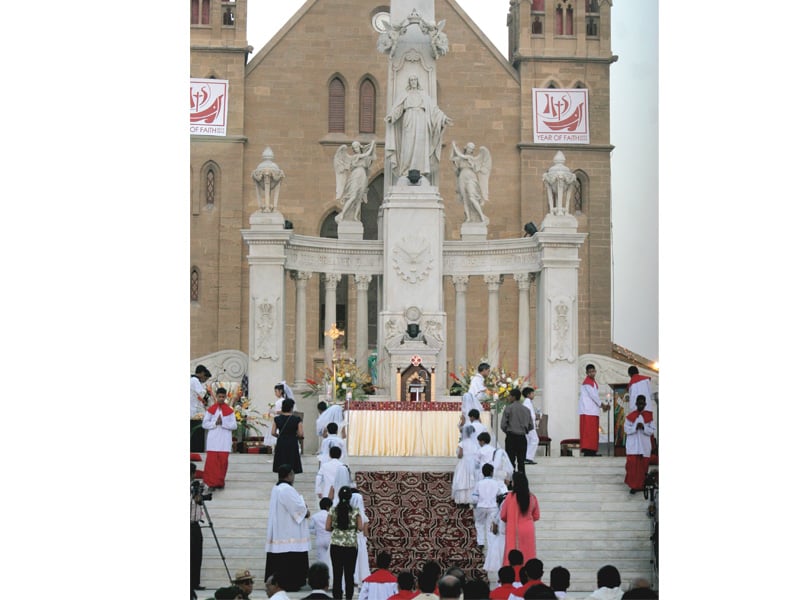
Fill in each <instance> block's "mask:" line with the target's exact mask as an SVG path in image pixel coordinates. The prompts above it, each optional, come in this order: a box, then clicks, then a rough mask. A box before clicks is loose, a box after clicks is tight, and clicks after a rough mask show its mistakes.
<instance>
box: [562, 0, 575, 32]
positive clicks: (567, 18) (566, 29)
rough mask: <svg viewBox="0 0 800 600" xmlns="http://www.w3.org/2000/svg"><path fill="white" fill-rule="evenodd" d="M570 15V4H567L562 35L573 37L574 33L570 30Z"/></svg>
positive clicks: (571, 13)
mask: <svg viewBox="0 0 800 600" xmlns="http://www.w3.org/2000/svg"><path fill="white" fill-rule="evenodd" d="M572 15H573V12H572V4H567V13H566V15H565V21H564V35H575V32H574V30H573V28H572Z"/></svg>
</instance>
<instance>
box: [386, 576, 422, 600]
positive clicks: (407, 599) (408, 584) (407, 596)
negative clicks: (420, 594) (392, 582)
mask: <svg viewBox="0 0 800 600" xmlns="http://www.w3.org/2000/svg"><path fill="white" fill-rule="evenodd" d="M397 587H398V588H399V590H398V592H397V593H396V594H394V595H392V596H389V598H388V600H411V598H413V597H415V596H416V595H417V592H415V591H414V576H413V575H412V574H411V573H410V572H409V571H400V573H398V575H397Z"/></svg>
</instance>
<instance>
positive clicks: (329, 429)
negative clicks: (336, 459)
mask: <svg viewBox="0 0 800 600" xmlns="http://www.w3.org/2000/svg"><path fill="white" fill-rule="evenodd" d="M333 446H338V447H339V448H340V449H341V451H342V456H341V458H340V460H341V461H342V462H343V463H345V464H347V445H346V444H345V441H344V440H343V439H342V438H341V437H339V426H338V425H337V424H336V423H328V424H327V425H326V426H325V433H324V434H323V438H322V441H321V442H320V444H319V453H318V458H319V464H320V465H322V464H323V463H326V462H328V461H329V460H330V459H331V455H330V450H331V448H332V447H333Z"/></svg>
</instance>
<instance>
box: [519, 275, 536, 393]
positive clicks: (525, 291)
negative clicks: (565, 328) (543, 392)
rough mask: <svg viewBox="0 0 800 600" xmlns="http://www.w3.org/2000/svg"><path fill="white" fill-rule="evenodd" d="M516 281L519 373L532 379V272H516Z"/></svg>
mask: <svg viewBox="0 0 800 600" xmlns="http://www.w3.org/2000/svg"><path fill="white" fill-rule="evenodd" d="M514 281H516V282H517V287H518V288H519V313H518V317H517V321H518V325H517V329H518V334H517V335H518V338H519V339H518V346H517V375H519V376H520V377H524V376H526V375H527V376H528V380H529V381H531V380H532V379H533V378H532V377H531V375H533V373H531V274H530V273H516V274H515V275H514Z"/></svg>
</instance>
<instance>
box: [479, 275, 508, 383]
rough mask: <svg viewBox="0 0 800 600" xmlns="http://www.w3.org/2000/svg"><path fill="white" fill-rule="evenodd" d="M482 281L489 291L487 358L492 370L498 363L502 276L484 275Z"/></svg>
mask: <svg viewBox="0 0 800 600" xmlns="http://www.w3.org/2000/svg"><path fill="white" fill-rule="evenodd" d="M483 280H484V281H485V282H486V287H487V288H488V289H489V315H488V323H489V328H488V329H489V330H488V348H487V358H488V361H489V364H490V365H492V368H494V367H497V366H498V363H499V362H500V285H501V284H502V283H503V276H502V275H484V276H483Z"/></svg>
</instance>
